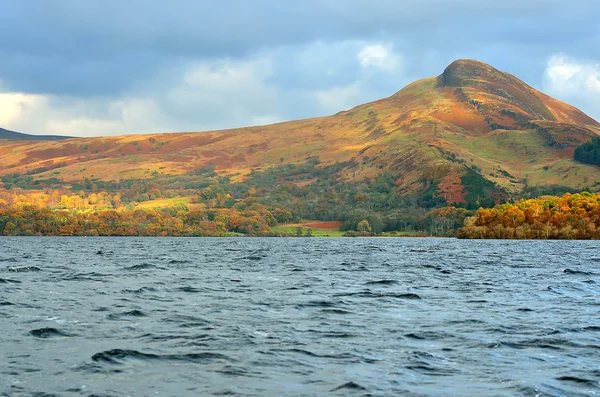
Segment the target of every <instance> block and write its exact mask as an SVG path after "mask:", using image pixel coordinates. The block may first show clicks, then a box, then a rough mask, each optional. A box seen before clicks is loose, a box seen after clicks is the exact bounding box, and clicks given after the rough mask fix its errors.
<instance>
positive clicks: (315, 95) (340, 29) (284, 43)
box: [0, 0, 600, 135]
mask: <svg viewBox="0 0 600 397" xmlns="http://www.w3.org/2000/svg"><path fill="white" fill-rule="evenodd" d="M598 12H600V4H598V2H597V0H572V1H571V2H570V3H569V7H567V8H565V7H563V2H562V0H530V1H522V0H505V1H502V2H499V1H497V0H454V1H451V2H450V1H447V0H403V1H397V0H377V1H376V2H373V1H372V0H346V1H343V2H341V1H335V0H306V1H303V2H301V3H298V4H296V3H293V2H275V3H274V2H273V1H272V0H254V1H252V2H248V1H246V0H223V1H221V2H209V1H207V0H171V1H169V2H168V4H166V3H165V2H164V1H162V0H129V1H119V0H89V1H80V0H52V1H49V0H40V1H39V2H36V7H32V6H31V4H29V3H28V2H26V1H25V2H24V1H22V0H5V1H4V2H3V3H2V13H0V59H2V62H0V80H1V81H2V84H3V85H2V92H3V94H2V99H1V100H2V101H3V102H2V104H4V105H5V106H3V107H2V108H1V110H0V127H5V128H12V129H14V130H17V131H18V130H21V131H23V132H35V133H64V134H66V133H69V134H74V135H91V134H103V135H106V134H121V133H140V132H155V131H181V130H204V129H213V128H227V127H234V126H242V125H250V124H254V123H265V122H269V121H272V120H275V121H282V120H289V119H296V118H304V117H312V116H320V115H326V114H329V113H335V112H337V111H339V110H341V109H340V107H341V108H348V107H352V106H355V105H358V104H360V103H363V102H367V101H371V100H375V99H378V98H381V97H385V96H388V95H391V94H392V93H394V92H395V91H398V90H399V89H401V88H402V87H403V86H404V85H405V84H407V83H409V82H411V81H413V80H416V79H419V78H422V77H427V76H433V75H437V74H439V73H441V71H442V70H443V69H444V68H445V66H447V65H448V64H449V63H450V62H452V61H453V60H455V59H457V58H463V57H464V58H475V59H480V60H482V61H484V62H487V63H490V64H492V65H493V66H495V67H497V68H499V69H501V70H506V71H507V72H510V73H512V74H514V75H516V76H517V77H519V78H522V79H524V80H525V81H527V82H528V83H530V84H532V85H534V86H536V87H545V86H549V87H550V86H552V87H554V89H555V91H554V92H553V93H554V94H555V95H556V96H558V99H562V100H565V101H570V100H571V99H572V100H573V102H574V103H575V104H576V105H577V106H579V107H581V108H584V109H587V111H588V112H590V115H592V116H594V115H593V113H592V112H596V115H595V117H597V118H598V117H600V114H598V110H595V109H597V108H598V107H597V102H596V101H595V99H594V98H593V97H592V95H591V94H590V93H589V92H592V91H589V92H588V91H585V90H587V89H588V88H585V89H584V91H585V92H588V94H587V95H576V94H577V93H576V92H574V91H573V90H567V89H566V88H565V87H566V86H567V85H568V84H575V85H579V86H581V87H583V85H582V84H583V83H581V82H580V81H579V80H578V82H577V83H573V81H571V80H569V79H566V80H565V79H564V76H563V77H562V81H563V83H562V84H564V85H565V87H563V88H561V86H560V84H561V83H559V82H558V80H560V79H561V78H559V77H556V79H558V80H557V81H555V82H552V83H550V80H551V79H550V77H548V76H547V74H546V69H547V68H548V64H547V62H546V61H547V59H548V55H549V54H559V53H568V54H569V56H570V57H572V59H575V60H582V59H585V58H586V57H591V58H592V59H590V60H587V61H585V63H587V64H590V65H594V64H596V63H598V62H600V55H598V52H597V50H596V49H597V48H600V30H598V29H599V28H598V24H597V21H596V15H597V14H598ZM15 32H18V34H15ZM578 62H583V61H578ZM581 73H584V72H581ZM556 79H555V80H556ZM565 81H566V82H565ZM569 81H570V82H569ZM585 84H587V85H586V87H594V84H597V83H596V82H595V81H594V80H590V82H589V83H585ZM551 94H552V92H551ZM60 130H63V131H60Z"/></svg>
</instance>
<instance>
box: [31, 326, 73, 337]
mask: <svg viewBox="0 0 600 397" xmlns="http://www.w3.org/2000/svg"><path fill="white" fill-rule="evenodd" d="M29 334H30V335H32V336H35V337H36V338H40V339H49V338H60V337H68V336H71V335H69V334H67V333H66V332H63V331H60V330H58V329H56V328H50V327H48V328H39V329H34V330H31V331H29Z"/></svg>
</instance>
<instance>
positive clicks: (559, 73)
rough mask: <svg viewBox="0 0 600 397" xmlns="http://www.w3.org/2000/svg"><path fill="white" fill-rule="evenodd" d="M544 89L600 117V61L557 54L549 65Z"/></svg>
mask: <svg viewBox="0 0 600 397" xmlns="http://www.w3.org/2000/svg"><path fill="white" fill-rule="evenodd" d="M544 89H545V90H546V92H547V93H548V94H550V95H553V96H555V97H557V98H559V99H562V100H564V101H567V102H569V103H572V104H574V105H576V106H578V107H580V108H581V109H582V110H583V111H587V112H589V113H588V114H589V115H590V116H592V117H596V118H597V119H600V111H599V109H598V107H599V106H600V63H597V62H593V61H588V60H580V59H575V58H571V57H569V56H567V55H564V54H555V55H553V56H551V57H550V59H549V60H548V63H547V65H546V73H545V76H544Z"/></svg>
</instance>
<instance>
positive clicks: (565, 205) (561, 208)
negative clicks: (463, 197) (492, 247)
mask: <svg viewBox="0 0 600 397" xmlns="http://www.w3.org/2000/svg"><path fill="white" fill-rule="evenodd" d="M457 236H458V237H459V238H478V239H479V238H490V239H600V194H592V193H590V192H582V193H578V194H570V193H566V194H564V195H563V196H562V197H556V196H546V197H540V198H536V199H523V200H520V201H518V202H516V203H505V204H502V205H499V206H496V207H494V208H480V209H478V210H477V212H476V213H475V215H474V216H472V217H468V218H467V219H465V224H464V227H462V228H460V229H458V233H457Z"/></svg>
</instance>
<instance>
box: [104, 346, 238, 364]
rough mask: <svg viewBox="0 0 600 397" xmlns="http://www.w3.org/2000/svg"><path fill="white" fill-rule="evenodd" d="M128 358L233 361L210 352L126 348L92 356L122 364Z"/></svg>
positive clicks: (205, 361)
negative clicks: (176, 351) (142, 350)
mask: <svg viewBox="0 0 600 397" xmlns="http://www.w3.org/2000/svg"><path fill="white" fill-rule="evenodd" d="M130 359H133V360H141V361H182V362H188V363H195V364H206V363H210V362H213V361H217V360H218V361H234V360H233V359H232V358H231V357H228V356H226V355H224V354H220V353H212V352H203V353H188V354H153V353H142V352H140V351H137V350H127V349H113V350H106V351H103V352H100V353H96V354H94V355H93V356H92V361H95V362H102V363H107V364H122V363H123V362H124V361H126V360H130Z"/></svg>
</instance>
